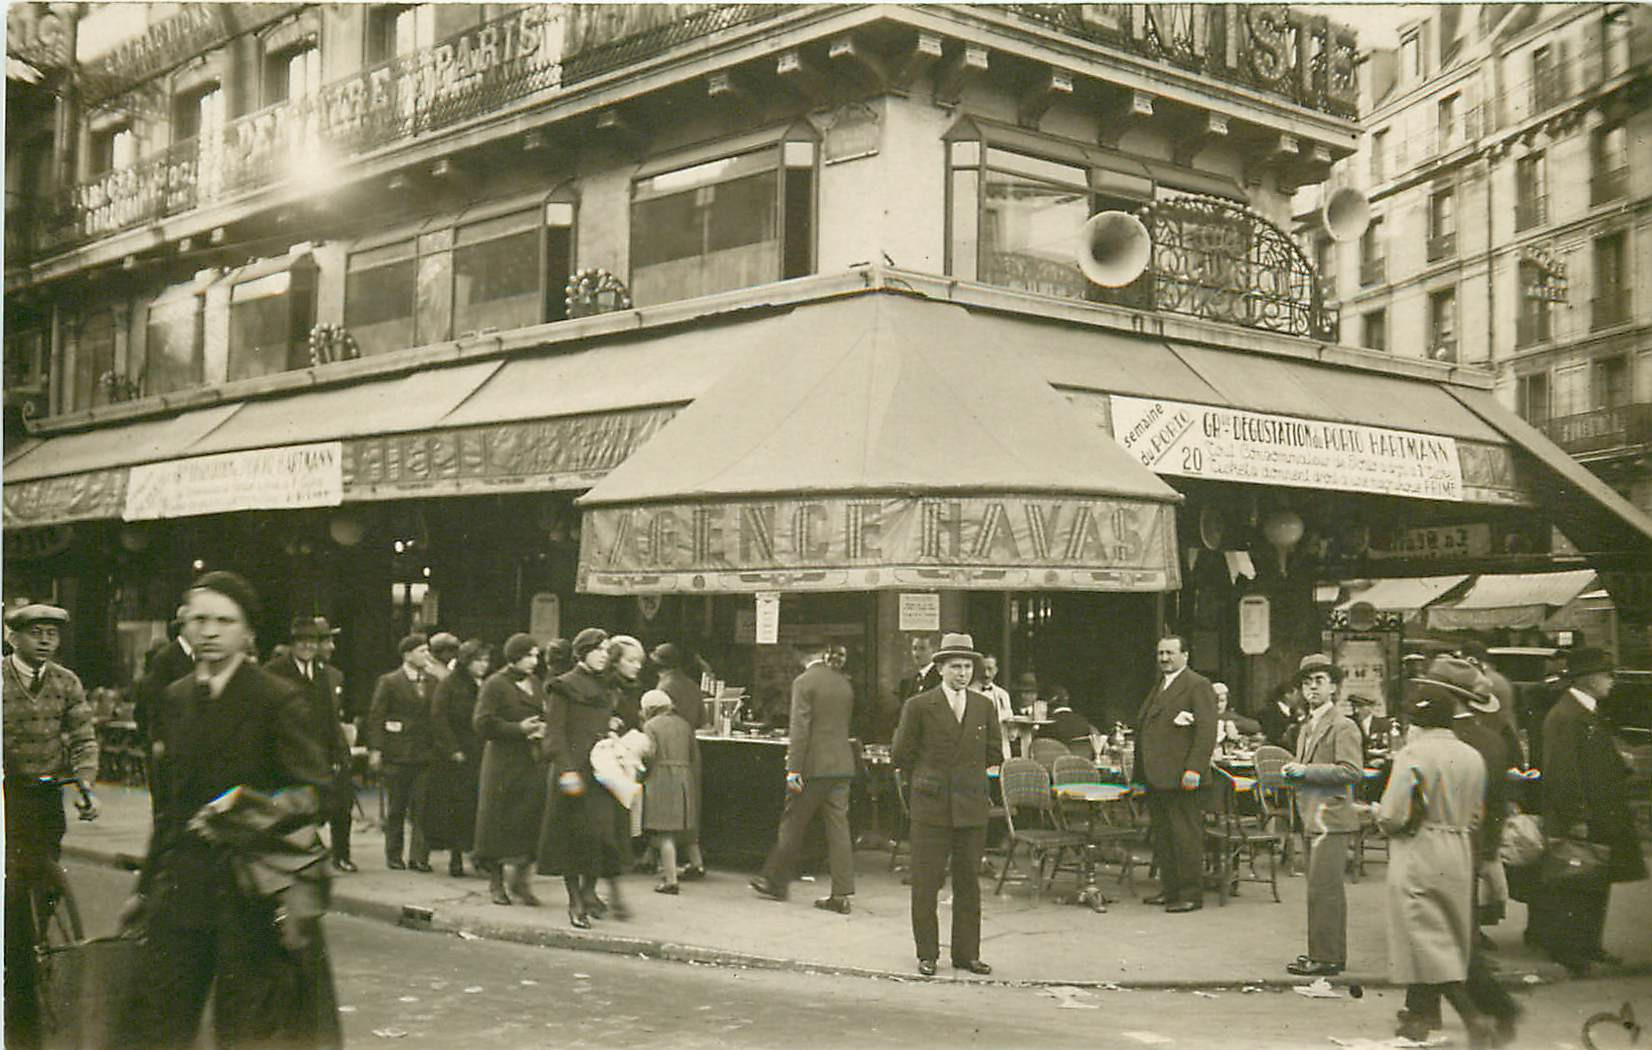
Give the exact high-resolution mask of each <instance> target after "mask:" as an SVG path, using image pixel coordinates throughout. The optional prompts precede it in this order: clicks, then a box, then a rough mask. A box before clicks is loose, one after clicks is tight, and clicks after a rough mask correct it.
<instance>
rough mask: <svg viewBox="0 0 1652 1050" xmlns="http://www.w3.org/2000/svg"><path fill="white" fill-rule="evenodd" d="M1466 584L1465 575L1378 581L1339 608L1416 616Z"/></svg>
mask: <svg viewBox="0 0 1652 1050" xmlns="http://www.w3.org/2000/svg"><path fill="white" fill-rule="evenodd" d="M1467 580H1468V576H1467V575H1463V574H1457V575H1452V576H1417V577H1414V578H1411V579H1392V580H1377V581H1375V582H1374V583H1372V584H1371V586H1369V587H1367V588H1365V589H1364V590H1362V591H1357V592H1355V593H1352V594H1350V595H1349V596H1348V600H1347V601H1344V602H1341V603H1339V604H1338V605H1337V608H1338V609H1341V610H1347V609H1348V608H1349V607H1351V606H1354V605H1358V604H1360V603H1362V602H1363V603H1364V604H1367V605H1369V606H1371V607H1372V608H1373V609H1376V610H1378V611H1379V612H1403V613H1415V612H1417V611H1418V610H1420V609H1422V608H1424V607H1426V606H1428V605H1431V604H1432V603H1434V602H1437V601H1439V600H1440V599H1441V598H1442V597H1443V596H1445V595H1446V594H1448V593H1450V592H1451V590H1452V589H1453V588H1455V587H1457V586H1458V585H1460V584H1462V583H1464V582H1466V581H1467Z"/></svg>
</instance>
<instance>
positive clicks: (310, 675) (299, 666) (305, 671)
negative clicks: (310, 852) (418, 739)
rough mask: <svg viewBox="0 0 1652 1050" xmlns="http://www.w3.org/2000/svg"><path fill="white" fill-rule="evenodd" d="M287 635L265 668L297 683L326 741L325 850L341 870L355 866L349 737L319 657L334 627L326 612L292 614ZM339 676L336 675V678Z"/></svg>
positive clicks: (335, 691) (331, 672)
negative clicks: (328, 774)
mask: <svg viewBox="0 0 1652 1050" xmlns="http://www.w3.org/2000/svg"><path fill="white" fill-rule="evenodd" d="M288 640H289V643H290V644H289V646H288V650H287V654H286V655H285V656H282V657H281V658H280V659H277V660H271V661H270V662H269V663H268V664H266V665H265V667H264V669H265V670H266V671H268V672H269V673H270V674H273V675H275V676H276V677H278V678H285V679H286V680H287V681H289V682H291V683H293V684H294V685H295V686H297V687H298V691H299V693H300V694H302V695H303V697H304V700H305V703H306V704H308V705H309V708H310V713H311V717H312V718H313V719H314V720H315V732H316V736H317V737H318V738H319V739H321V740H323V741H325V742H326V744H327V762H328V765H329V766H330V767H331V768H332V772H333V777H332V787H331V790H330V791H329V792H328V793H327V797H326V798H325V799H323V800H322V812H323V814H324V815H326V816H327V817H328V818H329V823H330V824H331V829H332V830H331V831H330V833H329V834H330V835H331V836H332V842H331V845H330V847H329V852H330V853H331V854H332V860H333V866H334V867H335V868H337V869H338V870H339V871H344V872H349V871H355V870H356V866H355V864H354V863H353V862H351V860H350V821H351V813H350V807H351V805H352V803H353V802H354V787H353V780H352V779H351V772H352V771H351V762H352V759H351V757H350V741H349V739H348V738H347V737H346V736H345V735H344V727H343V726H342V725H340V724H339V716H338V705H339V692H338V689H339V688H340V686H339V684H338V683H335V681H334V679H333V676H334V675H337V674H338V672H337V671H335V670H333V669H332V668H330V667H328V666H327V664H326V663H324V662H323V660H322V658H321V650H322V646H323V643H324V642H325V643H331V641H332V630H331V627H330V626H329V625H328V624H327V620H326V618H325V617H315V616H295V617H293V620H292V624H291V627H290V628H289V632H288ZM342 677H343V676H341V675H340V676H339V678H340V681H342ZM347 785H348V786H347ZM341 796H342V797H341ZM341 810H342V818H341V817H340V811H341ZM341 824H342V828H341V827H340V825H341ZM341 831H342V835H341V834H340V832H341Z"/></svg>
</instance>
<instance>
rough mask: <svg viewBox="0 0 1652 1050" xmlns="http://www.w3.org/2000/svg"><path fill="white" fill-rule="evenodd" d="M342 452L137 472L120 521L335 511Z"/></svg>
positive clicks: (220, 459)
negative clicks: (254, 512) (317, 509)
mask: <svg viewBox="0 0 1652 1050" xmlns="http://www.w3.org/2000/svg"><path fill="white" fill-rule="evenodd" d="M340 452H341V450H340V445H339V442H337V441H323V442H319V443H316V444H313V445H287V446H284V447H282V448H260V449H253V450H251V451H248V452H226V453H223V454H222V455H217V456H197V457H195V458H194V459H181V460H178V461H176V462H173V463H150V464H146V465H144V466H139V467H133V468H132V470H131V472H130V477H129V480H128V482H127V486H126V507H125V510H123V511H122V513H121V517H122V518H124V519H125V520H127V521H143V520H146V519H151V518H185V517H189V516H191V515H194V514H222V513H225V512H227V511H236V510H295V509H297V508H300V507H336V506H338V505H339V503H341V502H342V501H343V496H344V474H343V471H342V470H341V469H340V460H341V454H340Z"/></svg>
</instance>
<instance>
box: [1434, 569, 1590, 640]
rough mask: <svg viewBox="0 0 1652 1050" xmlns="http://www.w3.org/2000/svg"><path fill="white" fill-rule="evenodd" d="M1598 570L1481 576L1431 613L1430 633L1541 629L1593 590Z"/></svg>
mask: <svg viewBox="0 0 1652 1050" xmlns="http://www.w3.org/2000/svg"><path fill="white" fill-rule="evenodd" d="M1596 578H1597V577H1596V574H1595V570H1593V569H1578V570H1575V571H1570V572H1539V573H1500V574H1497V575H1487V576H1481V577H1479V578H1478V579H1476V580H1475V581H1474V586H1472V587H1470V588H1469V589H1468V592H1467V593H1466V594H1464V595H1463V596H1462V597H1461V598H1458V599H1457V600H1455V601H1451V602H1445V603H1442V604H1440V605H1435V606H1433V607H1431V608H1429V609H1428V611H1427V613H1426V616H1427V620H1428V626H1429V629H1430V630H1435V631H1487V630H1496V629H1499V628H1506V629H1509V630H1524V629H1527V628H1532V627H1540V626H1542V624H1543V621H1544V620H1547V619H1548V618H1549V617H1550V616H1552V615H1553V614H1554V612H1555V610H1557V609H1559V608H1561V607H1563V606H1565V605H1568V604H1570V603H1571V601H1572V600H1573V599H1574V598H1576V597H1577V596H1578V595H1580V594H1582V593H1583V592H1584V591H1586V590H1588V589H1589V588H1590V587H1592V586H1594V584H1595V580H1596Z"/></svg>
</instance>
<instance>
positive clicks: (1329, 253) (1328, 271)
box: [1314, 237, 1338, 301]
mask: <svg viewBox="0 0 1652 1050" xmlns="http://www.w3.org/2000/svg"><path fill="white" fill-rule="evenodd" d="M1314 269H1315V270H1317V271H1318V272H1319V289H1320V294H1321V295H1322V296H1324V297H1325V298H1326V299H1327V300H1330V301H1334V300H1336V299H1337V298H1338V288H1337V244H1336V242H1335V241H1333V240H1331V238H1329V237H1319V238H1316V239H1315V240H1314Z"/></svg>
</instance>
